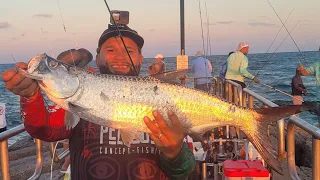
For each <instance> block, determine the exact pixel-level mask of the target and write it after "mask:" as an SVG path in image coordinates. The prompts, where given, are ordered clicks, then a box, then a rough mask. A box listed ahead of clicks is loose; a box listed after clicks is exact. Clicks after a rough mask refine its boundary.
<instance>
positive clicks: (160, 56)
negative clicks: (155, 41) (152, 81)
mask: <svg viewBox="0 0 320 180" xmlns="http://www.w3.org/2000/svg"><path fill="white" fill-rule="evenodd" d="M154 58H156V59H158V58H163V55H162V54H157V55H156V56H155V57H154Z"/></svg>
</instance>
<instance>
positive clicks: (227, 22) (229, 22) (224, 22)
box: [217, 21, 234, 24]
mask: <svg viewBox="0 0 320 180" xmlns="http://www.w3.org/2000/svg"><path fill="white" fill-rule="evenodd" d="M232 23H234V22H233V21H219V22H217V24H232Z"/></svg>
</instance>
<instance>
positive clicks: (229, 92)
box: [193, 77, 320, 180]
mask: <svg viewBox="0 0 320 180" xmlns="http://www.w3.org/2000/svg"><path fill="white" fill-rule="evenodd" d="M193 78H194V79H195V80H194V83H196V82H197V79H199V78H205V77H193ZM212 82H213V84H212V87H213V90H211V91H210V92H209V93H212V94H214V95H216V96H219V97H221V98H224V99H226V100H228V101H229V102H231V103H234V104H237V105H239V106H242V107H249V108H252V109H254V108H255V102H257V103H258V102H259V103H260V104H262V107H259V106H258V108H268V107H278V105H277V104H275V103H273V102H271V101H270V100H268V99H266V98H264V97H262V96H261V95H259V94H257V93H255V92H253V91H251V90H249V89H247V88H244V89H242V87H241V86H240V85H239V84H237V83H235V82H233V81H230V80H226V81H224V80H222V79H221V78H219V77H216V78H214V80H213V81H212ZM194 87H195V85H194ZM277 124H278V137H277V139H278V158H279V159H284V158H286V157H287V158H288V161H287V163H288V171H289V174H290V178H291V179H293V180H300V178H299V176H298V174H297V171H296V164H295V140H294V135H295V132H294V128H295V126H298V127H299V128H301V129H303V130H304V131H306V132H307V133H309V134H310V135H312V137H313V140H312V154H313V156H312V157H313V158H312V180H320V129H319V128H317V127H315V126H313V125H311V124H309V123H307V122H305V121H304V120H302V119H300V118H298V117H296V116H291V117H290V118H289V122H288V126H287V155H286V153H285V124H284V120H283V119H281V120H279V121H278V122H277Z"/></svg>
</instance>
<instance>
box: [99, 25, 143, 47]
mask: <svg viewBox="0 0 320 180" xmlns="http://www.w3.org/2000/svg"><path fill="white" fill-rule="evenodd" d="M118 28H119V30H120V32H121V35H122V36H124V37H128V38H130V39H132V40H133V41H134V42H135V43H137V45H138V47H139V48H140V49H141V48H142V47H143V44H144V40H143V38H142V37H141V36H140V35H139V34H138V33H137V31H135V30H133V29H130V28H129V27H128V26H127V25H118ZM117 36H119V34H118V31H117V29H116V27H115V25H112V24H109V25H108V29H106V30H105V31H104V32H103V33H102V34H101V36H100V38H99V43H98V47H100V46H101V45H102V44H103V43H104V42H106V40H108V39H109V38H111V37H117Z"/></svg>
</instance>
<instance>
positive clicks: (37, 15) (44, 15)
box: [33, 14, 52, 18]
mask: <svg viewBox="0 0 320 180" xmlns="http://www.w3.org/2000/svg"><path fill="white" fill-rule="evenodd" d="M33 17H40V18H52V14H35V15H33Z"/></svg>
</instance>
